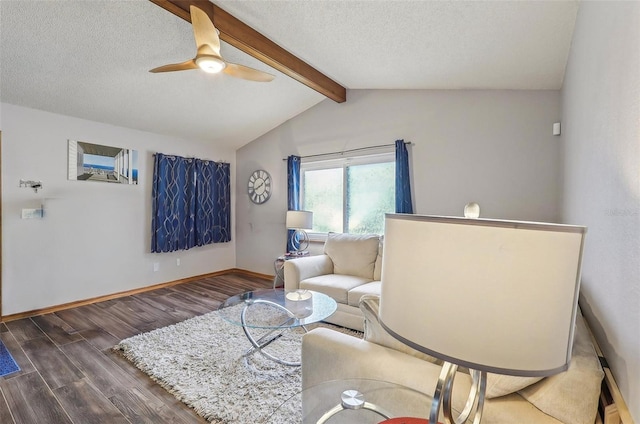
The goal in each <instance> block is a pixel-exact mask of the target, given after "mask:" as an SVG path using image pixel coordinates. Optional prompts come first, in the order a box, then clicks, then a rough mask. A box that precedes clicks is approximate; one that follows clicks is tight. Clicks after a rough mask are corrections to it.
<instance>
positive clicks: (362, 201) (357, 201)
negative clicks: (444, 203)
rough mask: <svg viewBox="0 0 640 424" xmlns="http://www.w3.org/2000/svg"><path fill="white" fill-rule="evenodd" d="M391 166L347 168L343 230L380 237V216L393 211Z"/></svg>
mask: <svg viewBox="0 0 640 424" xmlns="http://www.w3.org/2000/svg"><path fill="white" fill-rule="evenodd" d="M394 174H395V162H386V163H374V164H370V165H357V166H350V167H348V168H347V217H348V219H347V228H346V229H345V232H348V233H354V234H368V233H376V234H383V233H384V214H385V213H393V212H394V211H395V189H396V188H395V175H394Z"/></svg>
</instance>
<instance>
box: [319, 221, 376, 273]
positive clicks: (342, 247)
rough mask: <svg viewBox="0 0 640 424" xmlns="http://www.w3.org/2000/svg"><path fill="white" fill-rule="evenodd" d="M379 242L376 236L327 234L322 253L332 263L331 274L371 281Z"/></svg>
mask: <svg viewBox="0 0 640 424" xmlns="http://www.w3.org/2000/svg"><path fill="white" fill-rule="evenodd" d="M379 240H380V236H378V235H376V234H366V235H357V234H340V233H329V234H328V235H327V241H326V242H325V244H324V253H325V254H326V255H328V256H329V257H330V258H331V260H332V261H333V273H334V274H342V275H353V276H356V277H362V278H368V279H370V280H373V267H374V265H375V263H376V257H377V256H378V242H379Z"/></svg>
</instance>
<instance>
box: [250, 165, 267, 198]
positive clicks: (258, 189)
mask: <svg viewBox="0 0 640 424" xmlns="http://www.w3.org/2000/svg"><path fill="white" fill-rule="evenodd" d="M247 194H248V195H249V199H251V201H252V202H253V203H255V204H258V205H260V204H262V203H264V202H266V201H267V200H269V197H271V175H269V173H268V172H267V171H264V170H262V169H258V170H256V171H253V173H252V174H251V176H250V177H249V184H248V185H247Z"/></svg>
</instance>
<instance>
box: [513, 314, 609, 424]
mask: <svg viewBox="0 0 640 424" xmlns="http://www.w3.org/2000/svg"><path fill="white" fill-rule="evenodd" d="M603 378H604V371H602V367H601V366H600V360H599V359H598V355H597V354H596V351H595V348H594V347H593V343H592V342H591V336H590V334H589V329H588V328H587V325H586V324H585V322H584V318H583V317H582V315H581V314H580V313H578V316H577V317H576V330H575V336H574V339H573V350H572V352H571V363H570V364H569V369H568V370H567V371H565V372H562V373H560V374H556V375H552V376H551V377H547V378H545V379H543V380H541V381H540V382H539V383H536V384H534V385H532V386H529V387H527V388H525V389H522V390H520V391H519V392H518V393H519V394H520V395H521V396H522V397H523V398H525V399H526V400H528V401H529V402H531V403H532V404H533V405H534V406H535V407H536V408H538V409H539V410H541V411H542V412H544V413H545V414H547V415H551V416H552V417H554V418H556V419H558V420H560V421H562V422H563V423H566V424H592V423H593V420H594V417H595V416H596V412H597V410H598V399H599V397H600V388H601V385H602V379H603Z"/></svg>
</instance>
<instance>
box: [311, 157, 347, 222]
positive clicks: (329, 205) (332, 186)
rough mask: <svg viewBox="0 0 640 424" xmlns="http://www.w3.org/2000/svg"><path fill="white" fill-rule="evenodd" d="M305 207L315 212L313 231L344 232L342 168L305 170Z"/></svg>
mask: <svg viewBox="0 0 640 424" xmlns="http://www.w3.org/2000/svg"><path fill="white" fill-rule="evenodd" d="M303 193H304V199H303V201H302V204H303V205H304V209H305V210H308V211H312V212H313V231H315V232H318V233H328V232H330V231H332V232H335V233H341V232H342V168H333V169H319V170H313V171H304V192H303Z"/></svg>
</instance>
